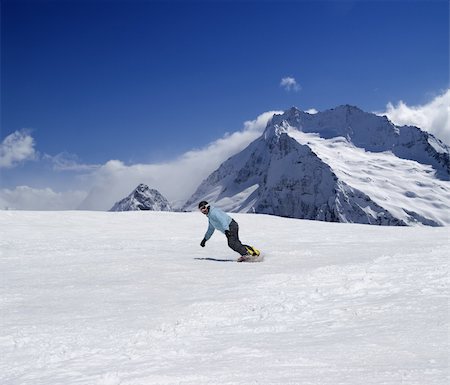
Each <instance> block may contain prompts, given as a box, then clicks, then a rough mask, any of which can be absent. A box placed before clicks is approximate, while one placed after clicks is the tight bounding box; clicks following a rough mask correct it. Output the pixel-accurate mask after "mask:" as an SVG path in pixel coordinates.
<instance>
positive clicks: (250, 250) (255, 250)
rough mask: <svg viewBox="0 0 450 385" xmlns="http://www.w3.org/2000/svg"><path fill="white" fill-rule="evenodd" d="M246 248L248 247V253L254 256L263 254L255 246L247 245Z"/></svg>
mask: <svg viewBox="0 0 450 385" xmlns="http://www.w3.org/2000/svg"><path fill="white" fill-rule="evenodd" d="M245 248H246V249H247V252H248V254H250V255H251V256H252V257H258V256H259V254H261V253H260V252H259V250H257V249H255V248H254V247H253V246H245Z"/></svg>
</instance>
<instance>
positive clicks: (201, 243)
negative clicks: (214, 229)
mask: <svg viewBox="0 0 450 385" xmlns="http://www.w3.org/2000/svg"><path fill="white" fill-rule="evenodd" d="M205 244H206V239H205V238H203V239H202V241H201V242H200V246H201V247H205Z"/></svg>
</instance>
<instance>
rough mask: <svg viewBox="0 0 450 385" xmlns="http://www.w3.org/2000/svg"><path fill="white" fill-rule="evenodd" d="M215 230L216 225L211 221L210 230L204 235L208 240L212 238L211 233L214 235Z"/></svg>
mask: <svg viewBox="0 0 450 385" xmlns="http://www.w3.org/2000/svg"><path fill="white" fill-rule="evenodd" d="M214 230H215V228H214V226H213V225H212V224H211V223H210V224H209V226H208V230H207V231H206V234H205V237H204V238H205V239H206V240H208V239H209V238H211V235H213V233H214Z"/></svg>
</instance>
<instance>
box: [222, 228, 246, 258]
mask: <svg viewBox="0 0 450 385" xmlns="http://www.w3.org/2000/svg"><path fill="white" fill-rule="evenodd" d="M227 239H228V246H229V247H230V248H231V249H233V250H234V251H236V252H237V253H239V254H240V255H246V254H247V249H246V248H245V246H244V245H243V244H242V243H241V241H240V240H239V225H238V224H237V222H236V221H235V220H234V219H233V220H232V221H231V223H230V232H229V233H228V235H227Z"/></svg>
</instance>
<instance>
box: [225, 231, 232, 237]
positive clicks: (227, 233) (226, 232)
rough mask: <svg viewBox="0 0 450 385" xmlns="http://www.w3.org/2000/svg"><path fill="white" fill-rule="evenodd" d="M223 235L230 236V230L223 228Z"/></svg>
mask: <svg viewBox="0 0 450 385" xmlns="http://www.w3.org/2000/svg"><path fill="white" fill-rule="evenodd" d="M225 235H226V237H227V238H230V235H231V233H230V230H225Z"/></svg>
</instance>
